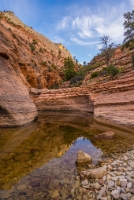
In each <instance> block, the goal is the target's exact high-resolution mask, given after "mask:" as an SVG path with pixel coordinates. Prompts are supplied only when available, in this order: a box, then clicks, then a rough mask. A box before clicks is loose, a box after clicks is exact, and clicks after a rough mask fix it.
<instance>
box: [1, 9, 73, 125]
mask: <svg viewBox="0 0 134 200" xmlns="http://www.w3.org/2000/svg"><path fill="white" fill-rule="evenodd" d="M68 56H71V54H70V53H69V52H68V51H67V50H66V49H65V48H64V47H63V46H62V45H61V44H60V45H58V44H54V43H52V42H51V41H50V40H48V39H47V38H46V37H45V36H43V35H41V34H39V33H37V32H36V31H34V30H33V29H32V28H30V27H27V26H26V25H24V24H23V23H22V22H21V21H20V20H19V19H18V18H17V17H16V16H15V15H14V14H13V13H12V12H4V13H3V12H0V126H20V125H24V124H26V123H29V122H31V121H33V120H34V119H35V118H36V117H37V115H38V113H37V108H36V106H35V104H34V103H33V101H32V100H31V99H30V97H29V88H31V87H33V88H45V87H51V86H53V85H54V84H58V83H59V82H60V80H61V78H60V73H61V71H62V69H63V62H64V58H65V57H68Z"/></svg>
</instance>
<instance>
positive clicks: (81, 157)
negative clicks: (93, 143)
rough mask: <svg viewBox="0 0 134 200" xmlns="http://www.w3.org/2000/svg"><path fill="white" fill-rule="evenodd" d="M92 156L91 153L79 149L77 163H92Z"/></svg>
mask: <svg viewBox="0 0 134 200" xmlns="http://www.w3.org/2000/svg"><path fill="white" fill-rule="evenodd" d="M91 162H92V158H91V156H90V155H89V154H87V153H85V152H83V151H78V153H77V160H76V163H77V164H85V163H91Z"/></svg>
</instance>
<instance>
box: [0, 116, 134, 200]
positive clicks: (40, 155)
mask: <svg viewBox="0 0 134 200" xmlns="http://www.w3.org/2000/svg"><path fill="white" fill-rule="evenodd" d="M105 131H114V133H115V135H114V139H113V140H110V141H108V140H97V139H96V138H95V135H97V134H99V133H103V132H105ZM133 143H134V134H133V133H132V132H131V131H130V132H126V130H123V128H117V127H113V126H109V125H106V124H105V125H104V124H100V123H98V122H96V121H95V120H94V119H93V118H92V117H91V116H85V115H83V114H80V113H56V112H48V113H46V112H45V113H40V115H39V119H38V122H35V123H33V124H30V125H28V126H24V127H21V128H10V129H9V128H8V129H0V200H3V199H9V200H19V199H20V200H24V199H29V200H30V199H31V200H32V199H46V200H47V199H52V198H51V192H52V191H53V190H54V189H56V190H58V191H59V192H60V196H61V197H62V199H73V198H72V197H71V190H72V188H73V187H75V186H77V185H78V184H79V180H78V178H77V175H78V173H79V171H80V170H82V169H81V168H79V167H78V166H76V164H75V161H76V157H77V152H78V150H83V151H85V152H87V153H89V154H90V155H91V156H92V158H93V163H94V164H97V163H98V161H99V160H100V159H102V158H103V157H104V156H105V155H106V154H107V155H111V154H112V153H116V152H122V151H125V150H127V149H129V148H131V146H132V144H133ZM63 197H64V198H63Z"/></svg>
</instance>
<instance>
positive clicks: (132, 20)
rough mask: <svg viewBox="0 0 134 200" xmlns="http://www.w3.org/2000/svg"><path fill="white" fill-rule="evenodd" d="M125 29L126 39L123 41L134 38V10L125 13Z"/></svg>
mask: <svg viewBox="0 0 134 200" xmlns="http://www.w3.org/2000/svg"><path fill="white" fill-rule="evenodd" d="M123 16H124V19H125V21H124V23H123V25H124V29H125V32H124V36H125V38H124V41H123V43H125V42H127V41H129V40H132V39H134V10H132V12H127V13H124V15H123Z"/></svg>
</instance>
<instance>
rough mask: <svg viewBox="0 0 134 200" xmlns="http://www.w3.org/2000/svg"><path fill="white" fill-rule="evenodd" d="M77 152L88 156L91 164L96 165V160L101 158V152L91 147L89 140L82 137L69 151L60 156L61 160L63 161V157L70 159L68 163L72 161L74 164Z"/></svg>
mask: <svg viewBox="0 0 134 200" xmlns="http://www.w3.org/2000/svg"><path fill="white" fill-rule="evenodd" d="M79 150H82V151H84V152H85V153H88V154H90V155H91V157H92V160H93V163H97V160H98V159H99V158H100V157H101V156H102V151H101V150H100V149H97V148H96V147H95V146H93V144H92V143H91V142H90V140H88V139H86V138H84V137H80V138H78V139H76V140H75V141H74V142H73V144H72V145H71V147H70V148H69V150H68V151H67V152H66V153H65V154H64V155H63V156H62V158H61V160H64V158H65V157H70V161H68V162H71V160H73V162H74V163H75V161H76V158H77V152H78V151H79Z"/></svg>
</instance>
